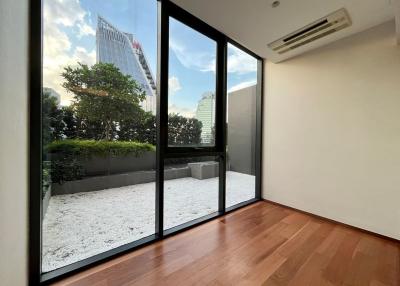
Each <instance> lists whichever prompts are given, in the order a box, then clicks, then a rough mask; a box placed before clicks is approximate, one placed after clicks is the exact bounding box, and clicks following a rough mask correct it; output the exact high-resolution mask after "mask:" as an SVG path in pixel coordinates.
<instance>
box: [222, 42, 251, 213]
mask: <svg viewBox="0 0 400 286" xmlns="http://www.w3.org/2000/svg"><path fill="white" fill-rule="evenodd" d="M227 81H228V97H227V103H228V108H227V126H228V129H227V134H228V144H227V173H226V207H230V206H233V205H235V204H238V203H241V202H244V201H247V200H250V199H252V198H254V197H255V169H256V167H255V166H256V164H255V160H256V152H255V151H256V150H255V149H256V113H257V109H256V96H257V92H256V91H257V59H255V58H253V57H252V56H250V55H248V54H246V53H245V52H243V51H242V50H240V49H238V48H236V47H234V46H233V45H230V44H229V45H228V78H227Z"/></svg>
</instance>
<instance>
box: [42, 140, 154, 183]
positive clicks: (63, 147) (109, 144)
mask: <svg viewBox="0 0 400 286" xmlns="http://www.w3.org/2000/svg"><path fill="white" fill-rule="evenodd" d="M146 151H151V152H154V151H155V147H154V145H151V144H147V143H138V142H130V141H96V140H78V139H68V140H60V141H54V142H52V143H50V144H48V145H47V146H46V147H45V150H44V152H45V153H48V154H54V155H55V156H51V160H50V161H51V168H50V174H51V182H54V183H60V184H62V183H63V182H65V181H73V180H79V179H82V178H83V177H84V176H85V170H84V168H83V165H82V162H83V161H84V160H86V159H90V158H92V157H94V156H98V157H107V156H110V155H111V156H125V155H131V154H133V155H135V156H139V155H140V154H142V153H144V152H146Z"/></svg>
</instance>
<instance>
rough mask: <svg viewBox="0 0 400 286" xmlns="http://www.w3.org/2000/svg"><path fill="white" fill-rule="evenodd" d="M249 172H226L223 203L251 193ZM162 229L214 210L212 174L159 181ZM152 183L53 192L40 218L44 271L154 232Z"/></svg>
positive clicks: (215, 195)
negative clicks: (86, 190) (75, 191)
mask: <svg viewBox="0 0 400 286" xmlns="http://www.w3.org/2000/svg"><path fill="white" fill-rule="evenodd" d="M254 188H255V177H254V176H250V175H245V174H241V173H236V172H227V198H226V204H227V206H232V205H235V204H237V203H240V202H242V201H246V200H249V199H251V198H254ZM164 189H165V193H164V196H165V206H164V209H165V213H164V220H165V222H164V223H165V228H166V229H168V228H171V227H173V226H177V225H180V224H182V223H185V222H188V221H191V220H193V219H196V218H199V217H202V216H204V215H207V214H209V213H212V212H215V211H217V208H218V178H211V179H206V180H197V179H194V178H191V177H188V178H182V179H176V180H169V181H165V187H164ZM154 202H155V183H148V184H138V185H131V186H126V187H121V188H114V189H107V190H102V191H96V192H86V193H78V194H71V195H60V196H53V197H52V198H51V200H50V204H49V207H48V209H47V213H46V216H45V219H44V221H43V249H42V253H43V263H42V271H43V272H48V271H50V270H54V269H57V268H60V267H62V266H65V265H68V264H71V263H73V262H76V261H79V260H82V259H85V258H88V257H90V256H93V255H95V254H99V253H101V252H104V251H106V250H110V249H112V248H115V247H118V246H121V245H123V244H126V243H129V242H132V241H135V240H137V239H140V238H143V237H145V236H148V235H151V234H153V233H154V224H155V219H154V216H155V208H154Z"/></svg>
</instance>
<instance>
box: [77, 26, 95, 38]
mask: <svg viewBox="0 0 400 286" xmlns="http://www.w3.org/2000/svg"><path fill="white" fill-rule="evenodd" d="M77 26H78V28H79V34H78V36H79V37H83V36H95V35H96V30H95V29H93V28H92V27H91V26H89V25H88V24H86V23H83V24H77Z"/></svg>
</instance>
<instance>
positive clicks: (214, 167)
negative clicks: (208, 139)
mask: <svg viewBox="0 0 400 286" xmlns="http://www.w3.org/2000/svg"><path fill="white" fill-rule="evenodd" d="M188 166H189V168H190V172H191V175H192V177H193V178H196V179H199V180H204V179H209V178H215V177H218V175H219V164H218V163H217V162H214V161H210V162H197V163H189V164H188Z"/></svg>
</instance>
